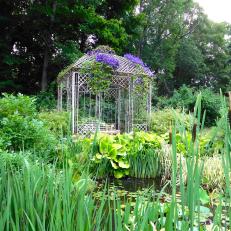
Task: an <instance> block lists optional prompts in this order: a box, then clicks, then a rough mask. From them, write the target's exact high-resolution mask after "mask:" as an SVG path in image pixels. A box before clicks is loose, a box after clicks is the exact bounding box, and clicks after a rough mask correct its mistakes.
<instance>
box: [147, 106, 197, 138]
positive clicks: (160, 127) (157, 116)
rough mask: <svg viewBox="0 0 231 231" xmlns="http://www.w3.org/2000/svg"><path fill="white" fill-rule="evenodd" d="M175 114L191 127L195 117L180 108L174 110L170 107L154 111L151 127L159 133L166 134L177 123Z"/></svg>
mask: <svg viewBox="0 0 231 231" xmlns="http://www.w3.org/2000/svg"><path fill="white" fill-rule="evenodd" d="M175 116H177V118H178V119H179V120H180V121H181V122H182V123H183V124H184V125H185V127H186V128H187V129H190V121H192V119H193V117H192V116H191V115H189V114H186V113H181V111H180V110H172V109H170V108H164V109H162V110H159V111H155V112H153V113H152V115H151V117H150V129H151V131H153V132H156V133H157V134H164V133H167V132H169V131H170V129H171V127H172V125H173V124H174V123H175V122H174V120H175Z"/></svg>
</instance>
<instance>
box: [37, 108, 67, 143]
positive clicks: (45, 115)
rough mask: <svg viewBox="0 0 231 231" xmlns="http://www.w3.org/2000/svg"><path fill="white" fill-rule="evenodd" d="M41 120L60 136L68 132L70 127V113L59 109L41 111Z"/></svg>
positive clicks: (39, 115) (39, 116)
mask: <svg viewBox="0 0 231 231" xmlns="http://www.w3.org/2000/svg"><path fill="white" fill-rule="evenodd" d="M38 118H39V120H41V121H43V122H44V125H45V126H46V127H47V128H48V129H49V130H50V131H51V132H52V133H53V134H54V135H55V136H56V137H57V138H58V137H63V136H66V135H67V134H68V131H69V130H70V129H69V127H70V126H69V125H70V124H69V113H68V112H64V111H63V112H59V111H49V112H40V113H39V114H38Z"/></svg>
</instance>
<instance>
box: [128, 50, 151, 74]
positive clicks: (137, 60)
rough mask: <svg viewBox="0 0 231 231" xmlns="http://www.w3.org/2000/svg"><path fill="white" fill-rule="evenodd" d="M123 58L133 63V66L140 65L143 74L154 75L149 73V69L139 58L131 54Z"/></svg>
mask: <svg viewBox="0 0 231 231" xmlns="http://www.w3.org/2000/svg"><path fill="white" fill-rule="evenodd" d="M124 58H126V59H128V60H130V61H131V62H133V63H135V64H139V65H141V66H142V67H143V69H144V71H145V73H146V74H148V75H149V76H153V75H154V73H153V72H152V71H151V69H150V68H149V67H148V66H147V65H146V64H145V63H144V62H143V60H142V59H140V58H139V57H137V56H134V55H132V54H125V55H124Z"/></svg>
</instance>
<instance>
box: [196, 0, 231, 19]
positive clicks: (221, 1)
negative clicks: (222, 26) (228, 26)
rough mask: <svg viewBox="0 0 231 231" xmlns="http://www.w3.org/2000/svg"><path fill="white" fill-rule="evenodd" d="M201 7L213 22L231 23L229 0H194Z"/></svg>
mask: <svg viewBox="0 0 231 231" xmlns="http://www.w3.org/2000/svg"><path fill="white" fill-rule="evenodd" d="M194 1H196V2H198V3H199V4H200V5H201V6H202V7H203V8H204V11H205V13H206V14H207V15H208V17H209V18H210V19H211V20H213V21H215V22H223V21H226V22H229V23H231V0H194Z"/></svg>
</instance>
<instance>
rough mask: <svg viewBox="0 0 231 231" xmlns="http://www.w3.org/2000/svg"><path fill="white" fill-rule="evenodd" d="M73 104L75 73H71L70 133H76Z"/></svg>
mask: <svg viewBox="0 0 231 231" xmlns="http://www.w3.org/2000/svg"><path fill="white" fill-rule="evenodd" d="M75 102H76V91H75V72H73V73H72V78H71V123H72V133H75V131H76V129H75V128H76V126H75V125H76V123H75V115H76V114H75V109H76V108H75Z"/></svg>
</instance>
